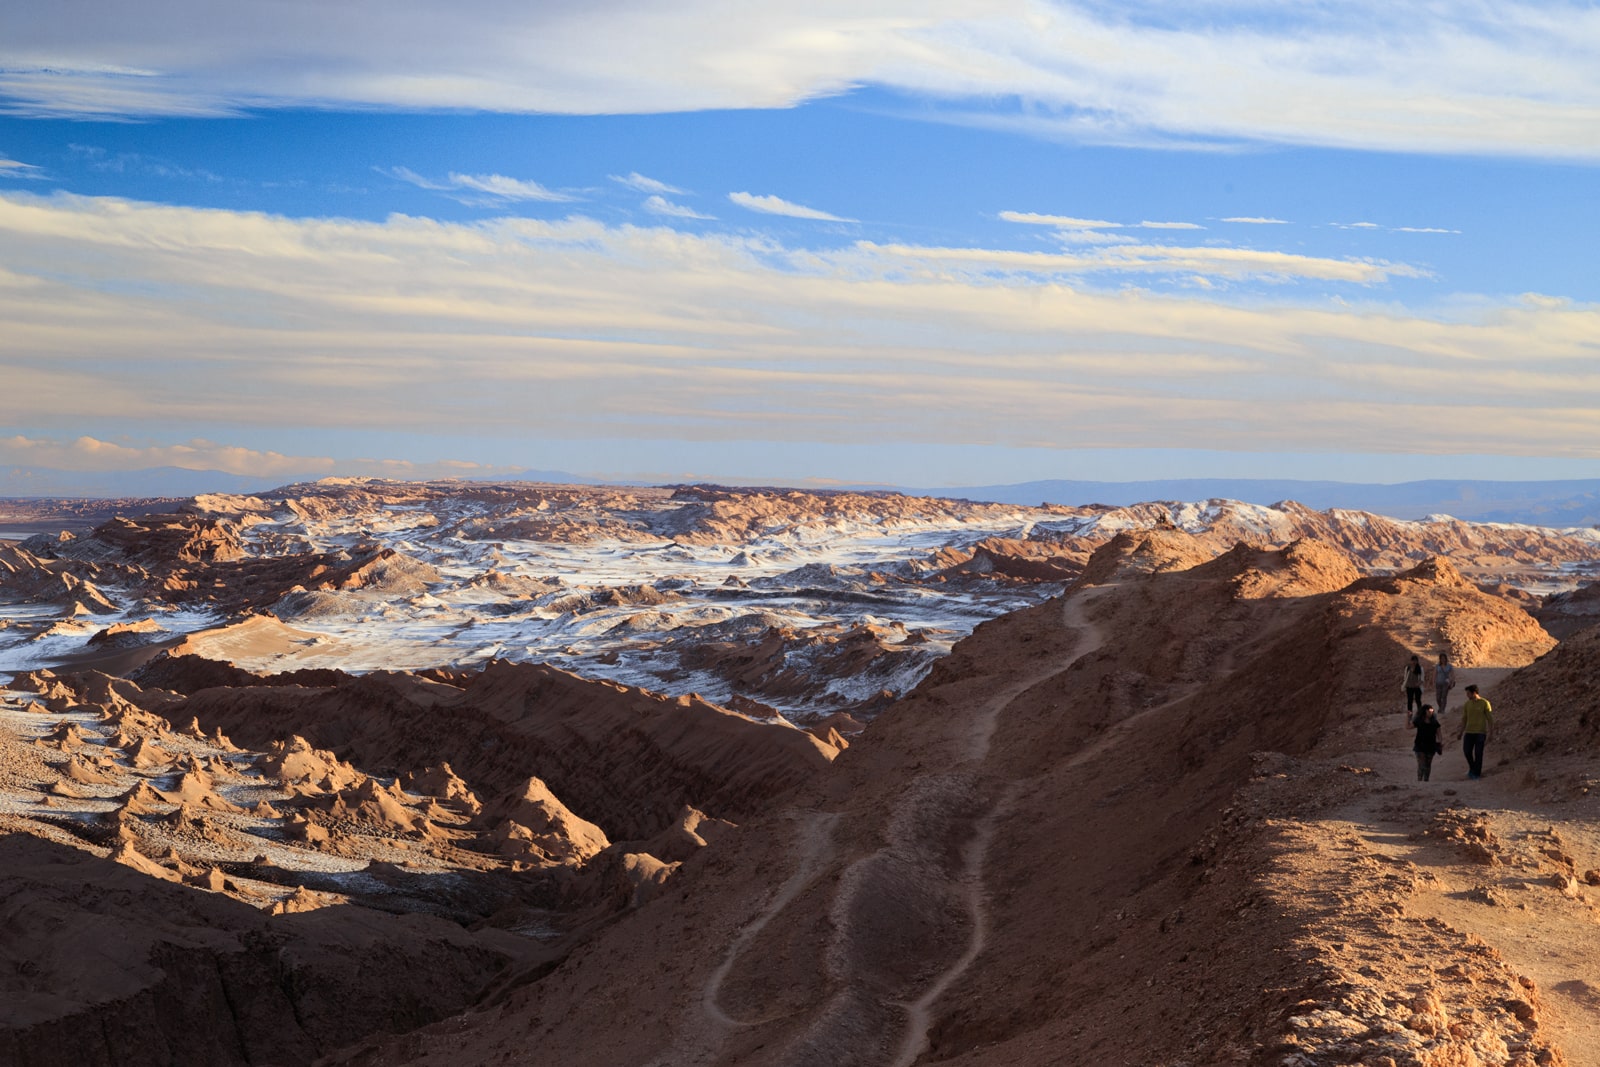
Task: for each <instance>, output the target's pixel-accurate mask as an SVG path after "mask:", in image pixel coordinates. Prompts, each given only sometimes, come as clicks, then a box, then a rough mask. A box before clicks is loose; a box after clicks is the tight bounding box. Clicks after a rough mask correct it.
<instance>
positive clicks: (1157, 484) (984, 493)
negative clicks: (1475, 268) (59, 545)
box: [0, 467, 1600, 528]
mask: <svg viewBox="0 0 1600 1067" xmlns="http://www.w3.org/2000/svg"><path fill="white" fill-rule="evenodd" d="M316 477H317V475H315V474H307V475H304V476H300V477H296V476H293V475H290V476H280V477H276V478H257V477H250V476H248V475H241V474H228V473H225V472H223V471H192V470H184V469H181V468H178V467H153V468H149V469H145V470H135V471H63V470H49V469H44V468H39V467H0V497H8V496H9V497H172V496H193V495H195V494H197V493H264V492H267V491H269V490H271V489H275V488H277V487H278V486H281V485H286V484H291V483H294V482H296V481H314V480H315V479H316ZM473 480H493V481H534V482H550V483H555V484H581V485H605V484H616V483H611V482H603V481H601V480H599V479H594V478H585V477H582V476H580V475H575V474H570V473H568V472H566V471H550V470H525V471H520V472H518V473H516V474H513V475H501V476H498V477H496V478H493V479H473ZM853 488H858V489H873V490H882V489H884V488H886V487H884V486H881V485H877V486H856V487H853ZM894 491H896V492H902V493H906V494H908V495H911V496H938V497H955V498H959V499H966V500H988V501H994V502H996V503H1002V504H1030V505H1031V504H1112V505H1117V506H1125V505H1128V504H1138V503H1142V502H1144V501H1148V500H1183V501H1193V500H1211V499H1228V500H1243V501H1247V502H1249V503H1252V504H1275V503H1278V502H1279V501H1282V500H1296V501H1299V502H1300V503H1302V504H1304V505H1306V506H1307V507H1310V508H1315V509H1317V510H1319V511H1321V510H1325V509H1327V508H1348V509H1350V510H1354V511H1371V512H1375V513H1377V514H1379V515H1388V516H1391V517H1393V518H1397V519H1420V518H1423V517H1425V516H1428V515H1452V516H1454V517H1455V518H1458V519H1466V520H1468V521H1471V522H1515V523H1528V524H1531V525H1536V526H1553V527H1558V528H1566V527H1573V526H1600V479H1593V480H1568V481H1543V482H1494V481H1472V480H1460V481H1451V480H1445V479H1434V480H1430V481H1420V482H1402V483H1400V484H1397V485H1378V484H1363V483H1357V482H1313V481H1296V480H1293V479H1262V478H1178V479H1168V480H1162V481H1143V482H1089V481H1039V482H1020V483H1017V484H1014V485H982V486H960V487H955V488H935V489H929V488H913V487H906V486H899V487H894Z"/></svg>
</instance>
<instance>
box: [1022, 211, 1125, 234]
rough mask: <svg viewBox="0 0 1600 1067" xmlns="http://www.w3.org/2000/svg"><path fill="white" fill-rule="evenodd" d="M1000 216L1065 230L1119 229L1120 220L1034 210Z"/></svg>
mask: <svg viewBox="0 0 1600 1067" xmlns="http://www.w3.org/2000/svg"><path fill="white" fill-rule="evenodd" d="M1000 218H1001V219H1003V220H1004V221H1006V222H1020V223H1022V224H1023V225H1025V226H1054V227H1056V228H1058V229H1063V230H1117V229H1121V228H1122V223H1120V222H1107V221H1106V220H1105V219H1079V218H1074V217H1073V216H1071V215H1040V214H1038V213H1036V212H1033V211H1002V212H1000Z"/></svg>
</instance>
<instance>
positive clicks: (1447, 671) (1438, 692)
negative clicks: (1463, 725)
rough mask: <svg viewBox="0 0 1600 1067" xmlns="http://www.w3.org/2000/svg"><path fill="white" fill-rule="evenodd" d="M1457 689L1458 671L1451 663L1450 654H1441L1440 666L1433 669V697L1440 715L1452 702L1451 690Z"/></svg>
mask: <svg viewBox="0 0 1600 1067" xmlns="http://www.w3.org/2000/svg"><path fill="white" fill-rule="evenodd" d="M1455 687H1456V669H1455V667H1454V666H1452V665H1451V663H1450V653H1448V652H1441V653H1439V665H1438V666H1437V667H1435V668H1434V669H1433V695H1434V698H1435V699H1436V700H1437V701H1438V704H1437V705H1435V706H1436V707H1437V708H1438V709H1439V714H1440V715H1443V714H1444V709H1445V706H1446V705H1447V704H1448V703H1449V702H1450V690H1452V689H1454V688H1455Z"/></svg>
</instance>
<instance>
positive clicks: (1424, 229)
mask: <svg viewBox="0 0 1600 1067" xmlns="http://www.w3.org/2000/svg"><path fill="white" fill-rule="evenodd" d="M1394 232H1395V233H1460V232H1461V231H1460V230H1441V229H1439V228H1438V227H1436V226H1396V227H1394Z"/></svg>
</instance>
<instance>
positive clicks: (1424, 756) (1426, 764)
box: [1411, 704, 1439, 782]
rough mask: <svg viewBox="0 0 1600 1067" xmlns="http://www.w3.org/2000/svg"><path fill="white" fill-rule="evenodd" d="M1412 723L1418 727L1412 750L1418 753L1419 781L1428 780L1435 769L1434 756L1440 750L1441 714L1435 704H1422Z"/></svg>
mask: <svg viewBox="0 0 1600 1067" xmlns="http://www.w3.org/2000/svg"><path fill="white" fill-rule="evenodd" d="M1411 725H1412V726H1415V727H1416V728H1417V739H1416V740H1415V741H1413V742H1412V743H1411V751H1413V752H1415V753H1416V754H1417V781H1419V782H1426V781H1427V780H1428V773H1429V772H1430V771H1432V770H1433V757H1434V756H1435V754H1437V753H1438V751H1439V716H1438V715H1437V714H1435V713H1434V710H1433V705H1432V704H1424V705H1422V707H1421V709H1419V710H1418V711H1417V715H1416V718H1414V719H1412V720H1411Z"/></svg>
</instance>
